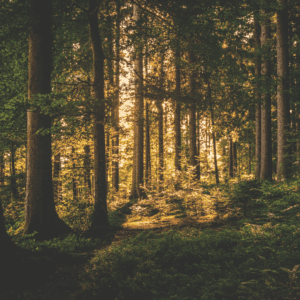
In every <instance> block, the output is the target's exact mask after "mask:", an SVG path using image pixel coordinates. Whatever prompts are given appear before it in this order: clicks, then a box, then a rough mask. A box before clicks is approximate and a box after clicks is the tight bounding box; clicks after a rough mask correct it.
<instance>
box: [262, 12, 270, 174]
mask: <svg viewBox="0 0 300 300" xmlns="http://www.w3.org/2000/svg"><path fill="white" fill-rule="evenodd" d="M262 15H263V18H264V20H263V24H262V25H261V46H262V48H263V56H262V66H261V75H262V79H263V88H264V90H265V91H264V93H263V94H262V105H261V172H260V178H261V179H268V180H272V135H271V93H270V86H271V62H270V39H271V34H270V19H269V17H268V15H267V13H266V12H265V11H262Z"/></svg>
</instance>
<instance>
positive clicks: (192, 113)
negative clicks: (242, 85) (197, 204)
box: [189, 52, 197, 178]
mask: <svg viewBox="0 0 300 300" xmlns="http://www.w3.org/2000/svg"><path fill="white" fill-rule="evenodd" d="M195 61H196V58H195V54H194V53H192V52H190V53H189V63H190V67H191V68H193V67H194V64H195ZM195 76H196V74H195V71H194V70H190V76H189V85H190V94H191V97H192V99H191V103H189V117H190V123H189V142H190V143H189V144H190V148H189V154H190V155H189V156H190V166H191V167H193V168H195V169H194V171H193V178H197V174H196V173H197V160H196V155H197V147H196V101H195V93H196V79H195Z"/></svg>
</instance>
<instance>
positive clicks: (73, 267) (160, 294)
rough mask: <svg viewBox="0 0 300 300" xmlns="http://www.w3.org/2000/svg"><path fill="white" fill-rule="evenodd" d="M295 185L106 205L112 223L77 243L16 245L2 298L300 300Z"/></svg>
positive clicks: (247, 185)
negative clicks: (79, 244) (80, 244)
mask: <svg viewBox="0 0 300 300" xmlns="http://www.w3.org/2000/svg"><path fill="white" fill-rule="evenodd" d="M299 188H300V182H299V180H296V181H295V182H286V183H280V184H278V183H275V184H274V183H262V182H256V181H242V182H239V183H234V184H232V185H231V186H230V185H223V186H205V185H202V186H201V187H200V186H199V187H198V188H194V189H187V190H185V191H183V190H181V191H172V192H169V193H157V194H156V195H155V194H152V195H151V194H149V198H148V199H146V200H139V201H138V200H128V199H127V200H126V201H125V200H122V199H120V200H118V201H116V199H112V200H111V202H110V203H108V205H109V209H110V215H109V217H110V224H111V227H110V228H107V229H99V230H96V231H93V232H91V231H90V232H85V233H84V234H81V235H80V237H83V240H80V239H79V236H78V239H77V240H76V238H77V237H75V239H74V238H73V237H70V239H69V240H68V239H67V238H66V239H65V240H64V239H63V238H62V240H61V241H58V240H56V241H54V240H53V241H50V243H47V242H44V244H43V243H42V244H41V243H38V242H35V241H34V240H33V239H32V238H29V239H27V240H25V242H24V243H23V242H22V241H23V240H22V239H19V240H17V239H15V241H17V244H18V245H19V246H22V247H23V248H20V247H19V250H18V253H17V254H15V255H11V256H9V257H7V260H6V262H5V264H2V265H0V299H1V300H15V299H22V300H23V299H24V300H46V299H49V300H52V299H58V300H60V299H61V300H89V299H91V300H92V299H104V300H116V299H117V300H119V299H123V300H124V299H130V300H132V299H133V300H134V299H143V300H146V299H150V300H151V299H178V300H179V299H180V300H181V299H183V298H184V299H193V300H194V299H201V300H202V299H205V300H207V299H209V300H211V299H230V300H231V299H239V300H244V299H246V300H248V299H249V300H250V299H274V300H275V299H276V300H283V299H289V300H291V299H300V292H299V291H300V280H299V279H298V277H297V273H300V272H299V271H297V270H298V268H299V267H300V196H299ZM112 206H114V207H113V208H112ZM80 210H82V208H80ZM82 220H84V218H83V219H82ZM85 228H88V227H85ZM82 232H84V230H83V231H82ZM84 239H85V240H84ZM82 241H83V242H82ZM80 242H82V243H83V244H82V245H83V246H82V248H80V247H79V248H78V247H77V246H78V244H76V243H80ZM84 243H89V245H87V246H88V247H86V248H84V247H85V246H84ZM74 245H75V246H76V247H77V248H76V247H75V246H74ZM72 247H73V248H72ZM70 249H74V251H71V250H70ZM191 258H192V260H191ZM199 295H201V296H199ZM199 297H200V298H199Z"/></svg>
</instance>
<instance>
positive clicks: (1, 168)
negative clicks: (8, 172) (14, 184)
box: [0, 151, 5, 185]
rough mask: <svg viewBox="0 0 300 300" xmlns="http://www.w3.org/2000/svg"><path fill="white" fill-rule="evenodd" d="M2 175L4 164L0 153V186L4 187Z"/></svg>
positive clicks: (2, 153)
mask: <svg viewBox="0 0 300 300" xmlns="http://www.w3.org/2000/svg"><path fill="white" fill-rule="evenodd" d="M4 174H5V164H4V152H3V151H2V152H0V185H4Z"/></svg>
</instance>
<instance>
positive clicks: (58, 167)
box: [53, 152, 61, 202]
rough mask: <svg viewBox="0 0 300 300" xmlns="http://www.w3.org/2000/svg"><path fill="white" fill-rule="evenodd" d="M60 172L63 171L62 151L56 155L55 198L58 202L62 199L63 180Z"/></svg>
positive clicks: (54, 173)
mask: <svg viewBox="0 0 300 300" xmlns="http://www.w3.org/2000/svg"><path fill="white" fill-rule="evenodd" d="M60 172H61V162H60V152H58V153H57V154H56V155H54V172H53V178H54V182H53V184H54V200H55V202H58V201H59V200H60V199H61V181H60V178H59V177H60Z"/></svg>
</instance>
